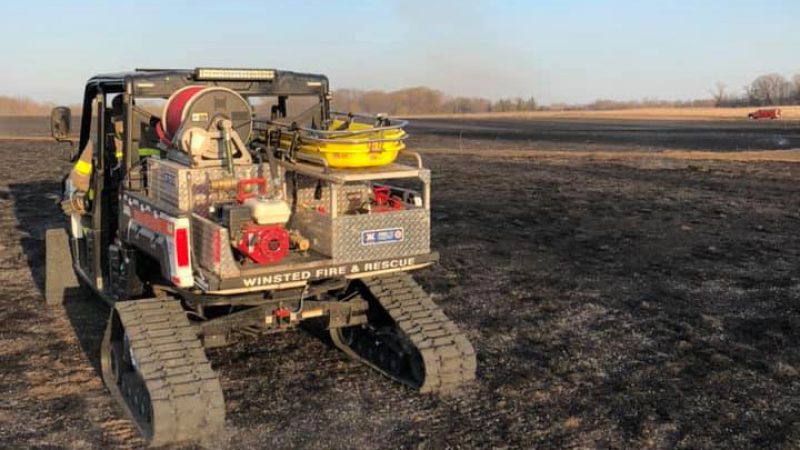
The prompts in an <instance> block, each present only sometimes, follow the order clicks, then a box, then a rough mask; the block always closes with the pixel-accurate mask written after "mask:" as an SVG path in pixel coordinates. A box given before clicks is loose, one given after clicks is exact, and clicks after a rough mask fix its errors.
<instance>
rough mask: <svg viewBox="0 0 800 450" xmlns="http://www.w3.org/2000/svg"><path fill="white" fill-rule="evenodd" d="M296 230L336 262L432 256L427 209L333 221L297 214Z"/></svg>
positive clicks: (317, 215) (311, 213)
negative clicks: (422, 255)
mask: <svg viewBox="0 0 800 450" xmlns="http://www.w3.org/2000/svg"><path fill="white" fill-rule="evenodd" d="M294 226H296V227H297V228H298V229H300V231H301V233H303V236H305V237H307V238H309V239H310V240H311V248H312V250H314V251H316V252H318V253H321V254H323V255H325V256H329V257H331V258H333V259H334V260H335V261H348V262H349V261H353V262H355V261H368V260H371V259H381V258H390V257H403V256H413V255H421V254H425V253H429V252H430V212H429V211H428V210H426V209H424V208H414V209H406V210H401V211H390V212H381V213H374V212H373V213H370V214H350V215H342V216H338V217H335V218H331V217H330V215H329V214H325V213H321V212H319V211H318V210H314V209H309V210H304V211H298V212H297V214H296V215H295V222H294Z"/></svg>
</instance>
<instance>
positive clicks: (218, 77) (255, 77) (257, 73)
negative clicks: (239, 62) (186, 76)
mask: <svg viewBox="0 0 800 450" xmlns="http://www.w3.org/2000/svg"><path fill="white" fill-rule="evenodd" d="M194 77H195V79H196V80H210V81H223V80H224V81H238V80H241V81H269V80H273V79H275V71H274V70H266V69H210V68H197V69H195V72H194Z"/></svg>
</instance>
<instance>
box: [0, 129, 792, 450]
mask: <svg viewBox="0 0 800 450" xmlns="http://www.w3.org/2000/svg"><path fill="white" fill-rule="evenodd" d="M437 139H438V138H437V137H429V138H428V137H424V136H423V137H420V138H419V140H418V141H417V143H419V144H420V147H426V148H434V147H437V145H436V144H437V142H438V141H437ZM486 145H487V146H488V145H489V144H488V143H487V144H486ZM534 150H535V149H534ZM573 150H575V151H581V149H580V148H579V147H578V146H577V144H576V147H575V148H571V149H569V151H573ZM583 150H586V148H584V149H583ZM606 150H608V149H606ZM58 155H59V151H58V149H57V147H56V146H55V144H44V143H32V142H25V141H2V142H0V157H2V159H3V161H5V164H4V165H2V166H0V210H1V211H2V214H0V245H2V249H3V252H2V253H0V268H2V275H0V276H2V280H0V281H2V285H1V287H0V290H2V295H0V321H2V323H3V327H2V329H0V342H2V343H3V344H8V346H5V345H0V389H2V392H3V393H4V395H3V396H2V398H0V447H2V448H32V447H39V448H76V449H77V448H81V449H83V448H98V449H100V448H117V447H122V448H137V447H139V446H141V442H140V441H139V440H138V435H137V434H136V433H135V430H133V429H132V428H131V425H130V424H129V423H128V422H127V421H125V420H122V414H121V412H120V411H119V409H118V408H117V407H116V406H115V405H114V404H113V403H112V402H111V399H110V397H109V396H108V394H107V393H106V391H105V389H104V388H103V386H102V383H101V381H100V376H99V374H98V373H97V354H98V352H99V339H100V335H101V333H102V329H103V325H104V324H103V322H104V320H105V318H106V316H107V313H108V311H107V309H106V308H105V307H103V306H102V305H100V303H99V302H98V301H92V300H91V299H88V298H85V299H77V300H71V301H69V302H68V303H66V304H65V305H63V306H62V307H58V308H52V309H48V308H45V307H44V306H43V302H42V299H41V294H40V289H41V286H42V282H43V270H42V267H41V264H42V256H43V253H42V250H43V248H42V246H43V238H44V230H45V229H47V228H48V227H52V226H58V225H60V224H61V223H62V220H63V219H62V217H61V215H60V213H59V212H58V210H57V208H56V206H55V203H54V200H55V194H56V193H57V192H58V184H59V180H60V177H61V174H63V173H65V171H66V169H67V167H68V166H67V164H65V163H62V162H59V159H58ZM423 156H424V158H425V160H426V162H427V164H428V165H429V166H430V167H431V168H432V170H433V185H434V191H433V196H434V197H433V200H434V206H433V210H432V215H433V220H432V221H433V228H432V233H433V245H434V247H435V248H437V249H438V250H440V251H441V256H442V261H441V264H440V265H438V266H436V267H435V268H433V269H430V270H426V271H424V272H420V273H419V274H418V277H417V278H418V279H419V280H420V281H421V282H422V283H423V284H424V285H425V286H426V288H427V289H428V290H429V291H430V292H432V293H433V295H434V297H435V299H436V300H437V302H438V303H439V304H440V305H441V306H442V307H443V308H444V309H445V311H446V312H447V314H448V315H449V316H450V317H452V318H453V319H454V320H455V321H456V322H457V323H458V324H459V325H460V326H461V327H462V328H463V329H464V330H465V331H466V333H467V334H468V335H469V337H470V339H471V340H472V342H473V343H474V344H475V347H476V350H477V352H478V364H479V366H478V382H477V383H476V384H475V385H474V386H472V387H471V388H469V389H467V390H465V392H462V393H461V394H460V395H458V396H454V397H444V398H438V397H429V396H421V395H418V394H416V393H414V392H411V391H409V390H407V389H405V388H403V387H401V386H397V385H394V384H392V383H390V382H388V381H386V380H385V379H383V378H382V377H380V376H378V375H376V374H373V373H372V372H370V371H369V370H367V369H366V368H364V367H362V366H360V365H358V364H355V363H353V362H351V361H349V360H348V359H346V358H345V357H344V356H343V355H342V354H341V353H339V352H338V351H336V350H334V349H332V348H331V347H329V346H328V345H326V344H325V343H324V342H321V341H320V340H318V339H315V338H313V337H310V336H309V335H307V334H305V333H300V332H298V333H292V334H285V335H278V336H271V337H265V338H263V339H254V340H248V341H244V342H241V343H239V344H237V345H236V346H233V347H231V348H226V349H220V350H215V351H213V352H210V356H211V360H212V363H213V364H214V366H215V367H216V368H217V369H218V370H219V371H220V374H221V378H222V385H223V390H224V393H225V396H226V399H227V408H228V409H227V428H228V436H227V437H226V441H227V447H228V448H273V447H277V448H296V447H303V448H312V449H331V448H429V449H434V448H475V447H477V448H491V447H498V448H719V449H732V448H743V449H749V448H763V449H788V448H797V446H798V445H800V416H799V415H798V414H799V413H800V383H798V381H799V380H800V378H799V377H800V375H798V374H799V373H800V351H799V350H798V348H797V345H796V342H797V341H798V338H800V308H798V299H800V277H798V272H797V267H798V266H800V237H798V235H797V224H798V220H800V197H798V196H797V183H796V180H797V179H798V177H800V166H798V165H797V164H793V163H783V162H775V161H763V162H762V161H760V162H749V163H741V162H736V161H730V160H704V161H702V165H701V168H702V170H699V169H697V168H696V167H691V165H692V164H694V165H697V164H698V162H696V161H683V160H681V159H678V158H677V157H676V158H672V159H664V160H662V161H663V162H658V163H656V162H653V160H652V159H643V158H629V159H627V160H621V159H620V160H602V159H600V158H591V157H588V156H586V155H572V156H571V157H566V156H564V155H558V157H554V158H530V157H519V155H516V156H515V155H495V154H493V153H491V152H485V153H484V154H481V155H477V154H470V155H458V154H453V153H452V151H450V152H444V151H437V152H433V151H431V152H427V153H426V154H424V155H423Z"/></svg>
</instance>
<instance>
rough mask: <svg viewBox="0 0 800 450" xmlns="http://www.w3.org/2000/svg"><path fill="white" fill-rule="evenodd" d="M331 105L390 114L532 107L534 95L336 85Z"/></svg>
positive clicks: (533, 106) (353, 110)
mask: <svg viewBox="0 0 800 450" xmlns="http://www.w3.org/2000/svg"><path fill="white" fill-rule="evenodd" d="M333 108H334V109H336V110H337V111H344V112H366V113H388V114H390V115H399V116H402V115H408V114H442V113H456V114H458V113H481V112H494V111H500V112H507V111H535V110H537V109H539V105H538V104H537V103H536V99H534V98H533V97H529V98H527V99H523V98H521V97H516V98H506V99H500V100H495V101H492V100H489V99H487V98H483V97H453V96H449V95H447V94H445V93H444V92H442V91H439V90H436V89H431V88H427V87H413V88H407V89H399V90H396V91H389V92H387V91H377V90H373V91H361V90H356V89H338V90H336V91H334V92H333Z"/></svg>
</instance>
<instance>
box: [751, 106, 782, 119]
mask: <svg viewBox="0 0 800 450" xmlns="http://www.w3.org/2000/svg"><path fill="white" fill-rule="evenodd" d="M747 118H748V119H754V120H755V119H780V118H781V110H780V108H769V109H757V110H755V111H753V112H751V113H749V114H748V115H747Z"/></svg>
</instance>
